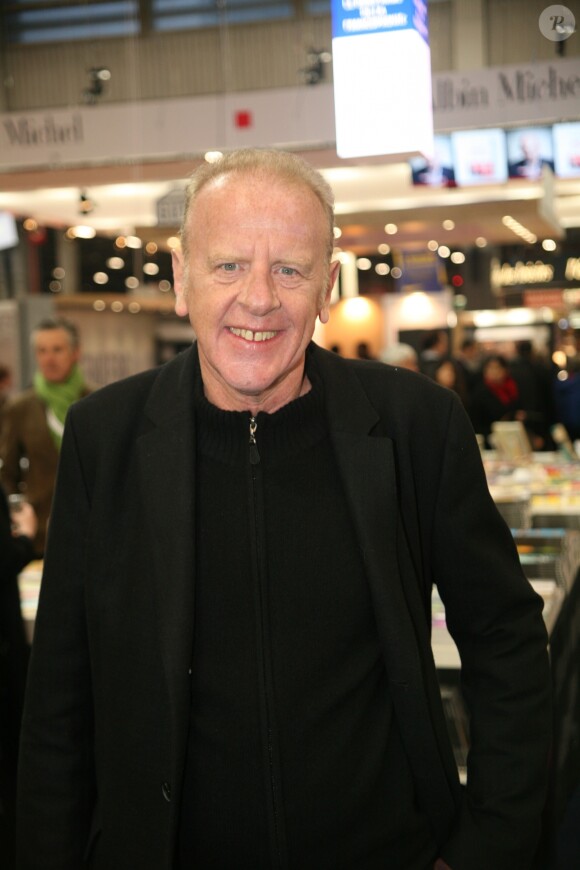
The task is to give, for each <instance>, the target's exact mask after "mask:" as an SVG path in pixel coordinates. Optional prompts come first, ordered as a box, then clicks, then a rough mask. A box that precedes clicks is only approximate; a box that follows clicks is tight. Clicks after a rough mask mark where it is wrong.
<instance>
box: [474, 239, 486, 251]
mask: <svg viewBox="0 0 580 870" xmlns="http://www.w3.org/2000/svg"><path fill="white" fill-rule="evenodd" d="M475 244H476V245H477V247H478V248H485V247H487V239H486V238H484V237H483V236H478V237H477V238H476V240H475Z"/></svg>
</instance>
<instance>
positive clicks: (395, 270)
mask: <svg viewBox="0 0 580 870" xmlns="http://www.w3.org/2000/svg"><path fill="white" fill-rule="evenodd" d="M402 275H403V273H402V271H401V270H400V269H399V267H398V266H394V267H393V268H392V269H391V276H392V277H393V278H395V280H396V279H398V278H401V277H402Z"/></svg>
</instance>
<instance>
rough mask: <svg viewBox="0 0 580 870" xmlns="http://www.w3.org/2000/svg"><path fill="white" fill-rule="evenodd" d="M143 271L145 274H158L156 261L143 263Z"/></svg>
mask: <svg viewBox="0 0 580 870" xmlns="http://www.w3.org/2000/svg"><path fill="white" fill-rule="evenodd" d="M143 271H144V272H145V274H146V275H158V274H159V266H158V265H157V263H145V265H144V266H143Z"/></svg>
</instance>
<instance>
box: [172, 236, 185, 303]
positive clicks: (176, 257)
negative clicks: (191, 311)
mask: <svg viewBox="0 0 580 870" xmlns="http://www.w3.org/2000/svg"><path fill="white" fill-rule="evenodd" d="M171 264H172V266H173V289H174V291H175V313H176V314H177V316H178V317H187V314H188V311H187V299H186V295H187V288H186V286H185V265H184V263H183V252H182V251H176V250H175V248H172V250H171Z"/></svg>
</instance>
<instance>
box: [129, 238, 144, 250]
mask: <svg viewBox="0 0 580 870" xmlns="http://www.w3.org/2000/svg"><path fill="white" fill-rule="evenodd" d="M125 244H126V245H127V247H128V248H133V249H134V250H138V249H139V248H140V247H141V246H142V244H143V242H142V241H141V239H140V238H139V237H138V236H127V237H126V239H125Z"/></svg>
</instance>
